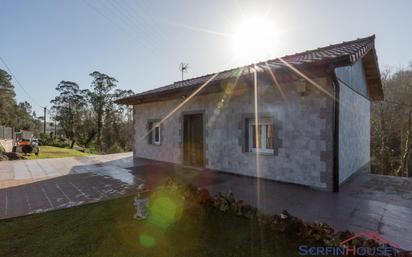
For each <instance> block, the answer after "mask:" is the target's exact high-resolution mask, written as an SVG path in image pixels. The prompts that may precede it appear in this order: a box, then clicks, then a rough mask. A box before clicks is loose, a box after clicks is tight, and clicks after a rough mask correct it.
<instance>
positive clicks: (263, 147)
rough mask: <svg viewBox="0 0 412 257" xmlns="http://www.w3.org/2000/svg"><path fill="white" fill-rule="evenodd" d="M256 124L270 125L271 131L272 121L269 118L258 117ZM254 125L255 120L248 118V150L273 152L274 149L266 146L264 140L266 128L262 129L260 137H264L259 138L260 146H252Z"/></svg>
mask: <svg viewBox="0 0 412 257" xmlns="http://www.w3.org/2000/svg"><path fill="white" fill-rule="evenodd" d="M258 122H259V123H258V126H268V125H269V126H272V131H273V129H274V128H273V122H271V120H270V119H259V121H258ZM254 127H256V121H255V120H254V119H249V123H248V132H249V133H248V137H249V138H248V140H249V152H254V153H265V154H274V149H270V148H266V141H267V135H266V129H264V130H263V131H262V135H261V138H264V140H262V139H260V145H259V146H260V148H253V128H254Z"/></svg>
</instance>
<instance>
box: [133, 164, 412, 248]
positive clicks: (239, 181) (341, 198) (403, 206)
mask: <svg viewBox="0 0 412 257" xmlns="http://www.w3.org/2000/svg"><path fill="white" fill-rule="evenodd" d="M133 172H134V174H135V175H136V176H137V177H139V178H140V179H142V180H144V181H145V183H146V184H148V185H149V186H151V187H153V186H156V185H157V184H161V183H162V181H164V179H165V178H167V177H169V176H174V177H176V178H177V179H179V180H181V181H183V182H186V183H191V184H194V185H195V186H197V187H203V188H207V189H209V191H210V192H211V193H212V194H217V193H219V192H228V191H232V192H233V193H234V195H235V197H236V198H237V199H241V200H243V201H244V202H246V203H249V204H251V205H253V206H257V207H258V208H259V209H261V210H263V211H264V212H266V213H272V214H273V213H280V212H281V211H283V210H287V211H289V212H290V213H291V214H293V215H295V216H297V217H300V218H302V219H303V220H305V221H308V222H315V221H321V222H325V223H328V224H330V225H331V226H332V227H334V228H335V229H336V230H347V229H349V230H351V231H354V232H369V231H377V232H379V233H380V234H381V235H383V237H385V238H386V239H389V240H391V241H394V242H396V243H398V244H399V245H400V246H401V247H402V248H404V249H409V250H412V178H399V177H389V176H379V175H373V174H368V173H361V174H358V175H357V176H356V177H354V178H353V179H352V180H351V181H349V182H348V183H346V184H345V185H344V186H342V187H341V192H339V193H329V192H322V191H318V190H313V189H311V188H308V187H304V186H298V185H292V184H286V183H278V182H274V181H269V180H261V181H260V182H259V183H257V182H258V181H257V180H256V179H254V178H250V177H245V176H238V175H232V174H227V173H219V172H211V171H199V170H194V169H189V168H182V167H176V166H171V165H165V164H158V165H146V166H139V167H135V168H134V169H133ZM258 192H259V194H258ZM257 195H260V199H261V200H260V201H258V200H257Z"/></svg>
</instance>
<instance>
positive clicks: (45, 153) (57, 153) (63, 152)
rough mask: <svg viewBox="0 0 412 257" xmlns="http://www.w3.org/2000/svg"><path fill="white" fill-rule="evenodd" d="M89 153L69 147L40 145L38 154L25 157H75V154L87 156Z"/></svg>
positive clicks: (31, 158) (32, 158)
mask: <svg viewBox="0 0 412 257" xmlns="http://www.w3.org/2000/svg"><path fill="white" fill-rule="evenodd" d="M89 155H90V154H88V153H84V152H80V151H78V150H74V149H70V148H60V147H54V146H40V153H39V155H37V156H36V155H35V154H30V155H27V156H26V157H27V159H29V160H35V159H46V158H63V157H77V156H89Z"/></svg>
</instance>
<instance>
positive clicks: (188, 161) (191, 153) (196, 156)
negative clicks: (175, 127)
mask: <svg viewBox="0 0 412 257" xmlns="http://www.w3.org/2000/svg"><path fill="white" fill-rule="evenodd" d="M203 160H204V156H203V115H202V114H190V115H184V116H183V162H184V164H185V165H190V166H198V167H203Z"/></svg>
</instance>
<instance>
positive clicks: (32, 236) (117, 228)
mask: <svg viewBox="0 0 412 257" xmlns="http://www.w3.org/2000/svg"><path fill="white" fill-rule="evenodd" d="M186 202H187V201H184V200H182V198H181V199H180V200H178V201H177V202H176V201H174V200H173V199H170V198H168V196H165V195H162V193H159V195H158V196H157V197H154V198H153V201H151V203H150V206H151V207H150V212H149V213H150V215H149V218H148V219H147V220H144V221H142V220H135V219H133V215H134V213H135V210H134V207H133V205H132V203H133V197H125V198H119V199H114V200H109V201H105V202H100V203H96V204H90V205H85V206H80V207H74V208H71V209H65V210H58V211H54V212H48V213H43V214H36V215H32V216H26V217H20V218H14V219H9V220H4V221H0V256H156V257H161V256H167V257H170V256H179V257H180V256H188V257H189V256H193V257H201V256H205V257H206V256H222V257H223V256H224V257H227V256H236V257H240V256H245V257H246V256H247V257H251V256H268V257H269V256H270V257H275V256H288V257H291V256H297V245H298V239H295V238H291V237H288V236H286V235H282V234H276V233H274V232H273V231H269V230H266V229H260V228H259V225H258V224H257V222H256V221H252V220H249V219H246V218H243V217H239V216H236V215H234V214H230V213H224V212H220V211H217V210H215V209H213V208H205V207H204V206H203V205H200V204H191V205H190V206H188V203H186Z"/></svg>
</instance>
